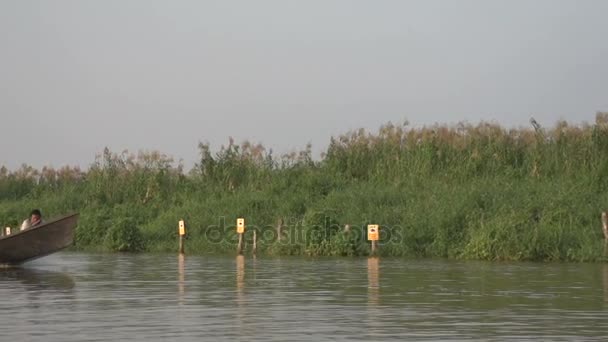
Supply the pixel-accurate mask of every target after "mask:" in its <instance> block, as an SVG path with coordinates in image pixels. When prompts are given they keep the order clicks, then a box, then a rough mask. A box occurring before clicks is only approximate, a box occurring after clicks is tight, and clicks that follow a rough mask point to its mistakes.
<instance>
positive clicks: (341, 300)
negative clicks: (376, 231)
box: [0, 252, 608, 342]
mask: <svg viewBox="0 0 608 342" xmlns="http://www.w3.org/2000/svg"><path fill="white" fill-rule="evenodd" d="M0 298H1V301H0V341H62V342H63V341H110V340H113V341H165V340H167V341H218V340H240V341H322V340H332V341H352V340H366V341H378V340H394V341H399V340H404V339H408V340H471V339H474V340H501V341H504V340H517V341H521V340H539V339H542V340H554V341H555V340H597V341H601V340H605V339H606V335H607V334H608V265H603V264H551V263H546V264H543V263H489V262H456V261H446V260H415V259H414V260H412V259H396V258H382V259H376V258H370V259H368V258H295V257H288V258H269V257H258V258H256V259H254V258H252V257H251V256H246V257H234V256H230V257H228V256H213V257H211V256H185V257H180V256H178V255H173V254H171V255H149V254H147V255H131V254H86V253H70V252H62V253H58V254H55V255H52V256H48V257H46V258H42V259H39V260H36V261H33V262H30V263H26V264H24V265H23V266H21V267H19V268H14V269H2V270H0Z"/></svg>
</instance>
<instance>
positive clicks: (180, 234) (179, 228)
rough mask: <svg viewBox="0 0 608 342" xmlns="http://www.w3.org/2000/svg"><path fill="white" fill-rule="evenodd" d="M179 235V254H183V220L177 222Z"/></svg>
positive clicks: (184, 228) (184, 231) (184, 232)
mask: <svg viewBox="0 0 608 342" xmlns="http://www.w3.org/2000/svg"><path fill="white" fill-rule="evenodd" d="M177 226H178V233H179V253H180V254H184V235H186V223H185V222H184V220H183V219H182V220H179V222H178V224H177Z"/></svg>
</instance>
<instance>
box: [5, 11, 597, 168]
mask: <svg viewBox="0 0 608 342" xmlns="http://www.w3.org/2000/svg"><path fill="white" fill-rule="evenodd" d="M606 37H608V1H603V0H597V1H593V0H577V1H574V0H572V1H559V0H534V1H532V0H520V1H516V0H505V1H488V0H470V1H465V0H460V1H452V0H443V1H432V0H421V1H407V0H394V1H389V0H373V1H372V0H360V1H357V0H299V1H290V0H258V1H250V0H243V1H228V0H217V1H204V0H201V1H169V0H166V1H150V0H140V1H124V0H116V1H110V0H98V1H76V0H74V1H61V0H55V1H23V0H14V1H9V0H0V49H1V50H0V118H1V122H2V125H1V127H2V131H0V165H2V164H3V165H6V166H8V167H10V168H16V167H18V166H19V165H20V164H21V163H28V164H31V165H33V166H36V167H41V166H43V165H52V166H54V167H59V166H62V165H65V164H70V165H80V166H81V167H87V166H88V165H90V163H91V162H92V161H93V160H94V157H95V154H96V153H98V152H100V151H101V150H102V149H103V147H104V146H108V147H110V148H111V149H112V150H114V151H116V152H119V151H122V150H123V149H129V150H130V151H134V152H136V151H137V150H140V149H146V150H160V151H161V152H164V153H167V154H169V155H172V156H173V157H175V158H176V159H180V158H181V159H183V160H184V161H185V164H186V165H187V166H191V165H192V163H193V162H194V161H195V160H196V158H197V143H198V142H199V141H208V142H210V143H211V144H212V146H214V147H215V148H218V147H219V146H220V145H221V144H225V143H226V142H227V140H228V137H229V136H232V137H234V138H235V139H236V140H237V141H241V140H244V139H249V140H252V141H254V142H262V143H263V144H264V145H265V146H267V147H272V148H273V149H274V151H275V152H276V153H280V152H287V151H290V150H293V149H296V148H302V147H304V145H305V144H306V143H308V142H311V143H312V144H313V147H314V148H315V151H320V150H321V149H323V148H325V147H326V146H327V143H328V141H329V138H330V137H331V136H332V135H334V136H335V135H338V134H340V133H344V132H346V131H348V130H349V129H355V128H359V127H365V128H368V129H372V130H375V129H377V128H378V127H379V126H380V125H381V124H384V123H386V122H388V121H393V122H402V121H403V120H404V119H408V120H409V121H410V122H411V123H412V124H414V125H423V124H432V123H435V122H440V123H456V122H458V121H462V120H467V121H469V122H477V121H479V120H482V119H483V120H493V121H497V122H499V123H502V124H505V125H515V126H519V125H528V120H529V118H530V116H532V115H533V116H534V117H535V118H536V119H537V121H539V122H540V123H541V124H545V125H552V124H554V123H555V122H556V121H557V120H558V119H566V120H568V121H571V122H577V123H579V122H582V121H590V122H591V121H593V119H594V116H595V112H596V111H600V110H604V111H605V110H608V82H607V80H608V40H607V38H606Z"/></svg>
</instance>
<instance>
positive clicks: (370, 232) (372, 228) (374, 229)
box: [367, 224, 380, 255]
mask: <svg viewBox="0 0 608 342" xmlns="http://www.w3.org/2000/svg"><path fill="white" fill-rule="evenodd" d="M367 240H369V241H371V242H372V255H375V254H376V250H377V249H378V240H380V227H379V226H378V225H377V224H368V225H367Z"/></svg>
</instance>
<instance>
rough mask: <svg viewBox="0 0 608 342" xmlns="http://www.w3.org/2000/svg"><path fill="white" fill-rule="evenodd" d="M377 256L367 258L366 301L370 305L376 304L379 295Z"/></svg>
mask: <svg viewBox="0 0 608 342" xmlns="http://www.w3.org/2000/svg"><path fill="white" fill-rule="evenodd" d="M379 260H380V259H379V258H378V257H369V258H367V301H368V303H369V304H370V305H374V306H376V305H378V302H379V297H380V279H379V276H380V270H379Z"/></svg>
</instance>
